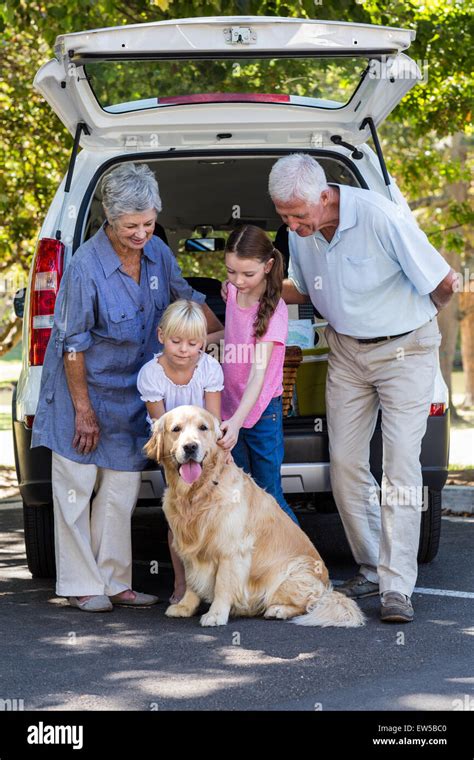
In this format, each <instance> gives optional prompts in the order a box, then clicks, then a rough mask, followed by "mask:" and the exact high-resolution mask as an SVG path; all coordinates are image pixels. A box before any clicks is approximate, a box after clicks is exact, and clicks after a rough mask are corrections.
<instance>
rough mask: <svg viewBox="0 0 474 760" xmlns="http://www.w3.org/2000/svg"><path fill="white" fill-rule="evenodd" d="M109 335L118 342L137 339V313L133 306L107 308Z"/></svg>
mask: <svg viewBox="0 0 474 760" xmlns="http://www.w3.org/2000/svg"><path fill="white" fill-rule="evenodd" d="M109 334H110V337H111V338H114V339H116V340H120V341H130V340H136V339H137V337H138V311H137V309H136V308H134V307H133V306H129V305H127V306H111V307H109Z"/></svg>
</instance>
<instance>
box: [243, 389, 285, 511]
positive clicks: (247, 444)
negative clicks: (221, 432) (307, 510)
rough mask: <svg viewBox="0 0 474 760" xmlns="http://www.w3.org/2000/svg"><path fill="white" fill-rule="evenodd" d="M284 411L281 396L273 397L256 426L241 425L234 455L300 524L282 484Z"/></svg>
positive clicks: (245, 469)
mask: <svg viewBox="0 0 474 760" xmlns="http://www.w3.org/2000/svg"><path fill="white" fill-rule="evenodd" d="M283 454H284V444H283V411H282V405H281V396H278V397H277V398H272V400H271V401H270V403H269V405H268V406H267V408H266V409H265V411H264V412H263V414H262V416H261V417H260V419H259V421H258V422H257V423H256V424H255V425H254V426H253V427H252V428H240V433H239V437H238V439H237V443H236V444H235V446H234V448H233V449H232V456H233V458H234V462H235V464H236V465H237V467H242V469H243V470H244V472H248V474H249V475H251V476H252V477H253V479H254V480H255V482H256V483H258V485H259V486H260V487H261V488H264V489H265V491H267V493H269V494H271V495H272V496H273V497H274V498H275V499H276V500H277V502H278V504H279V505H280V507H281V508H282V510H283V511H284V512H286V514H287V515H288V516H289V517H291V519H292V520H294V522H295V523H296V524H297V525H299V522H298V519H297V517H296V515H295V513H294V512H293V510H292V509H291V507H290V506H288V504H287V503H286V500H285V497H284V496H283V491H282V488H281V474H280V467H281V463H282V462H283Z"/></svg>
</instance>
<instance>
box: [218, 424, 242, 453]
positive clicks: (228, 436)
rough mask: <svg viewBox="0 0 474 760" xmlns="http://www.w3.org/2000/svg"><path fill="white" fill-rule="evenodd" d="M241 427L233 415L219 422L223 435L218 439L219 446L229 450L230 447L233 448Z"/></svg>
mask: <svg viewBox="0 0 474 760" xmlns="http://www.w3.org/2000/svg"><path fill="white" fill-rule="evenodd" d="M241 427H242V425H241V424H240V423H239V422H237V421H236V420H235V419H234V418H233V417H231V418H230V420H224V422H222V423H221V431H222V432H223V433H224V435H223V436H222V438H219V440H218V444H219V446H222V448H223V449H226V450H229V451H230V449H233V448H234V446H235V444H236V443H237V438H238V437H239V431H240V428H241Z"/></svg>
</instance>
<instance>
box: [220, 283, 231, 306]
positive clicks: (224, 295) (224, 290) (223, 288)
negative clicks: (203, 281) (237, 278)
mask: <svg viewBox="0 0 474 760" xmlns="http://www.w3.org/2000/svg"><path fill="white" fill-rule="evenodd" d="M228 282H229V281H228V280H224V282H223V283H222V285H221V298H222V300H223V301H224V303H227V283H228Z"/></svg>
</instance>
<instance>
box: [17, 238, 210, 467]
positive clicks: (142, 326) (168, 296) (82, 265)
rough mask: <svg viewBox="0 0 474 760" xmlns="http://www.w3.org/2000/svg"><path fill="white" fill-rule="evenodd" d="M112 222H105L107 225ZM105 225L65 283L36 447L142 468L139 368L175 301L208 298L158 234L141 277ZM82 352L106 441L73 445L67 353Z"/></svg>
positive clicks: (155, 347)
mask: <svg viewBox="0 0 474 760" xmlns="http://www.w3.org/2000/svg"><path fill="white" fill-rule="evenodd" d="M104 226H105V225H104ZM104 226H102V227H101V228H100V230H99V231H98V232H97V233H96V234H95V235H94V236H93V237H92V238H90V240H87V241H86V242H85V243H84V244H83V245H81V247H80V248H79V249H78V250H77V251H76V253H75V254H74V256H73V257H72V260H71V263H70V264H69V266H68V267H67V269H66V271H65V273H64V276H63V279H62V281H61V286H60V288H59V293H58V298H57V300H56V307H55V310H54V325H53V329H52V331H51V337H50V340H49V343H48V347H47V349H46V355H45V359H44V365H43V372H42V376H41V389H40V398H39V402H38V409H37V411H36V416H35V421H34V424H33V435H32V442H31V448H34V447H35V446H46V447H47V448H49V449H52V451H55V452H57V453H58V454H61V456H63V457H66V459H71V460H72V461H73V462H80V463H81V464H95V465H97V466H98V467H106V468H108V469H111V470H124V471H127V472H136V471H138V470H143V469H144V468H145V466H146V464H147V459H146V457H145V455H144V454H143V446H144V445H145V443H146V441H147V440H148V436H149V430H148V426H147V423H146V408H145V404H144V403H143V401H142V400H141V399H140V396H139V393H138V391H137V375H138V371H139V370H140V368H141V367H142V366H143V365H144V364H145V363H146V362H147V361H149V360H150V359H151V358H152V357H153V355H154V354H155V353H157V352H158V351H159V350H160V348H161V345H160V343H159V342H158V337H157V334H156V328H157V326H158V322H159V321H160V318H161V315H162V314H163V312H164V310H165V309H166V307H167V306H168V304H169V303H170V302H171V301H174V300H176V299H178V298H188V299H191V300H193V301H197V302H198V303H203V302H204V301H205V296H204V295H203V294H202V293H198V292H197V291H196V290H193V288H192V287H191V286H190V285H188V283H187V282H186V280H184V279H183V276H182V274H181V271H180V269H179V267H178V264H177V262H176V259H175V257H174V256H173V253H172V251H171V250H170V249H169V248H168V246H167V245H165V243H163V241H162V240H160V239H159V238H157V237H155V236H153V237H152V238H151V239H150V240H149V241H148V242H147V243H146V244H145V246H144V248H143V253H142V258H141V271H140V282H139V283H137V282H135V280H134V279H133V278H132V277H130V276H129V275H127V274H126V273H125V272H124V270H122V262H121V260H120V258H119V257H118V256H117V254H116V252H115V250H114V248H113V246H112V243H111V242H110V240H109V238H108V237H107V235H106V233H105V229H104ZM79 351H81V352H83V353H84V360H85V365H86V373H87V388H88V392H89V397H90V400H91V404H92V407H93V409H94V412H95V414H96V417H97V420H98V423H99V427H100V436H99V444H98V446H97V448H96V450H95V451H91V452H90V454H80V453H79V452H78V451H77V449H75V448H73V446H72V441H73V438H74V422H75V412H74V407H73V404H72V399H71V394H70V393H69V387H68V384H67V379H66V373H65V371H64V361H63V356H64V353H65V352H69V353H70V354H71V355H72V356H71V360H73V359H74V353H75V352H79Z"/></svg>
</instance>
